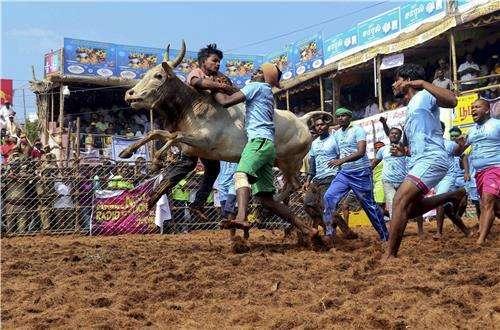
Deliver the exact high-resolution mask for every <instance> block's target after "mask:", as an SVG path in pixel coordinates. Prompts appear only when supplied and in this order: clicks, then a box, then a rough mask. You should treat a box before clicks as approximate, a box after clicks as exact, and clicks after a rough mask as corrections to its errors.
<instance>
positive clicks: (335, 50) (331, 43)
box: [323, 26, 358, 64]
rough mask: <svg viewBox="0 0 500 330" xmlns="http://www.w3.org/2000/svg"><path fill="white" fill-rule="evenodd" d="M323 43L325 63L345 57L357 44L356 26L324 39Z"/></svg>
mask: <svg viewBox="0 0 500 330" xmlns="http://www.w3.org/2000/svg"><path fill="white" fill-rule="evenodd" d="M323 45H324V46H323V47H324V49H323V53H324V58H325V64H329V63H332V62H334V61H336V60H338V59H340V58H342V57H345V56H347V55H349V54H351V53H352V50H353V49H356V47H357V46H358V28H357V27H356V26H355V27H353V28H351V29H349V30H347V31H345V32H342V33H339V34H336V35H334V36H333V37H330V38H328V39H326V40H325V41H324V43H323Z"/></svg>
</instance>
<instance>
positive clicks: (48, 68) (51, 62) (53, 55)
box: [43, 49, 62, 76]
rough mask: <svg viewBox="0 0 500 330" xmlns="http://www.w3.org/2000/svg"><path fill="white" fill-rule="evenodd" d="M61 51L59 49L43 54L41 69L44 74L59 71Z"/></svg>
mask: <svg viewBox="0 0 500 330" xmlns="http://www.w3.org/2000/svg"><path fill="white" fill-rule="evenodd" d="M61 53H62V50H60V49H59V50H56V51H53V52H50V53H48V54H45V56H44V61H43V71H44V75H45V76H47V75H49V74H51V73H55V72H61Z"/></svg>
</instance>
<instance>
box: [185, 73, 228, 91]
mask: <svg viewBox="0 0 500 330" xmlns="http://www.w3.org/2000/svg"><path fill="white" fill-rule="evenodd" d="M189 84H190V85H191V86H193V87H194V88H196V89H197V90H209V91H212V92H214V93H215V92H221V93H227V92H233V91H234V88H233V87H232V86H230V85H226V84H223V83H220V82H217V81H213V80H211V79H206V78H199V77H193V78H191V81H190V82H189Z"/></svg>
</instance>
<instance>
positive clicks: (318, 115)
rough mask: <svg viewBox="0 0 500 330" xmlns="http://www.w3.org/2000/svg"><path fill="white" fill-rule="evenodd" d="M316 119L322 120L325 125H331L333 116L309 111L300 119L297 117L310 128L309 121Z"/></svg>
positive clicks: (324, 112) (323, 112) (322, 112)
mask: <svg viewBox="0 0 500 330" xmlns="http://www.w3.org/2000/svg"><path fill="white" fill-rule="evenodd" d="M316 118H322V119H323V121H324V122H325V123H326V124H331V123H332V122H333V115H332V114H331V113H328V112H326V111H311V112H308V113H306V114H305V115H303V116H302V117H299V120H300V121H301V122H303V123H304V124H306V125H307V126H310V124H311V123H310V121H311V120H312V119H316Z"/></svg>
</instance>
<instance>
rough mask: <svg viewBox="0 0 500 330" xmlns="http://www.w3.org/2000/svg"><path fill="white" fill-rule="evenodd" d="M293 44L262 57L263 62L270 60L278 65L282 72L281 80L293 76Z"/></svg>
mask: <svg viewBox="0 0 500 330" xmlns="http://www.w3.org/2000/svg"><path fill="white" fill-rule="evenodd" d="M292 56H293V45H288V46H286V47H285V49H284V50H282V51H278V52H273V53H270V54H268V55H266V56H265V57H264V62H271V63H274V64H276V65H277V66H278V68H279V69H280V70H281V72H282V73H283V74H282V75H281V80H288V79H291V78H292V77H293V76H294V69H293V63H292Z"/></svg>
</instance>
